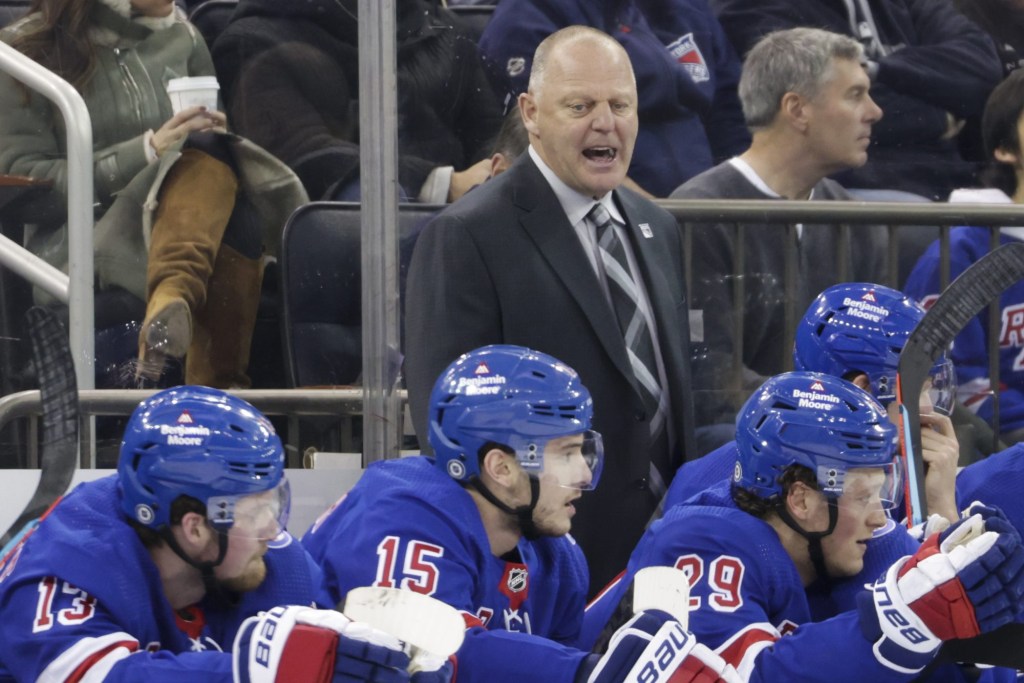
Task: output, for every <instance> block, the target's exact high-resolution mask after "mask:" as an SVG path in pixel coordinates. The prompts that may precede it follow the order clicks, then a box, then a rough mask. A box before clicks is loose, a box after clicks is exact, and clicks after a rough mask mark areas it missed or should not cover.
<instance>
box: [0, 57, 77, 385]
mask: <svg viewBox="0 0 1024 683" xmlns="http://www.w3.org/2000/svg"><path fill="white" fill-rule="evenodd" d="M0 69H2V70H3V71H4V72H5V73H8V74H10V75H11V76H13V77H14V78H16V79H18V80H19V81H21V82H22V83H24V84H25V85H26V86H28V87H29V88H32V89H33V90H35V91H37V92H39V93H40V94H41V95H43V96H44V97H46V98H47V99H48V100H50V101H51V102H53V103H54V105H55V106H56V107H57V109H58V110H59V111H60V113H61V115H62V116H63V117H64V127H65V130H66V132H67V143H66V144H67V150H68V159H67V163H68V170H67V177H68V195H67V207H68V263H69V268H68V271H69V273H68V275H65V274H64V273H62V272H60V271H59V270H57V269H56V268H53V267H52V266H50V265H49V264H47V263H45V262H43V261H42V260H41V259H39V258H38V257H36V256H35V255H33V254H32V253H31V252H29V251H28V250H26V249H24V248H23V247H21V246H20V245H18V244H15V243H14V242H13V241H11V240H9V239H4V240H0V264H2V265H4V266H6V267H8V268H10V269H11V270H12V271H14V272H16V273H17V274H18V275H21V276H22V277H25V278H26V279H28V280H30V281H31V282H32V283H33V284H35V285H38V286H39V287H41V288H43V289H44V290H45V291H46V292H47V293H49V294H51V295H53V296H54V297H55V298H57V299H59V300H60V301H62V302H63V303H66V304H67V305H68V316H69V327H70V329H69V331H68V332H69V335H70V337H71V349H72V351H73V353H74V359H75V376H76V378H77V380H78V386H79V388H81V389H92V388H94V387H95V386H96V378H95V372H94V369H93V367H94V365H95V363H96V360H95V357H96V354H95V350H94V347H95V337H94V326H95V321H94V320H93V208H92V207H93V195H94V188H93V168H92V120H91V119H90V117H89V110H88V109H87V108H86V106H85V100H83V99H82V96H81V95H80V94H79V93H78V91H77V90H75V89H74V87H72V86H71V84H70V83H68V82H67V81H65V80H64V79H63V78H61V77H60V76H58V75H57V74H55V73H53V72H52V71H50V70H48V69H46V68H45V67H43V66H41V65H40V64H38V63H36V62H34V61H33V60H31V59H29V58H28V57H26V56H25V55H23V54H21V53H20V52H18V51H17V50H15V49H14V48H12V47H11V46H10V45H7V44H6V43H0Z"/></svg>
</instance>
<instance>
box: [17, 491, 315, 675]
mask: <svg viewBox="0 0 1024 683" xmlns="http://www.w3.org/2000/svg"><path fill="white" fill-rule="evenodd" d="M264 560H265V562H266V565H267V577H266V579H265V580H264V582H263V584H262V585H261V586H260V587H259V588H257V589H256V590H255V591H252V592H250V593H246V594H244V595H242V596H241V597H240V598H239V600H238V601H237V602H234V601H232V602H230V603H229V602H228V601H226V600H223V599H222V600H216V601H215V600H213V599H210V598H208V599H206V600H204V601H203V602H202V603H200V604H198V605H195V606H193V607H192V608H191V609H190V617H191V618H190V619H188V620H186V619H183V618H181V616H179V615H177V614H176V613H175V611H174V610H173V609H172V608H171V605H170V603H168V601H167V599H166V597H164V594H163V587H162V584H161V581H160V575H159V573H158V572H157V568H156V565H155V564H154V563H153V561H152V559H151V558H150V556H149V553H148V551H147V550H146V549H145V547H143V545H142V542H141V541H140V540H139V537H138V536H137V535H136V533H135V531H134V530H133V529H132V528H131V527H130V526H129V525H128V523H127V521H126V520H125V518H124V516H123V515H122V514H121V511H120V507H119V494H118V492H117V477H116V475H114V476H111V477H107V478H104V479H100V480H97V481H95V482H90V483H85V484H81V485H79V486H78V487H77V488H76V489H75V490H74V491H72V492H71V493H70V494H68V495H67V496H65V497H64V499H63V500H61V502H60V503H59V504H58V505H57V506H56V507H54V508H53V510H52V511H51V512H50V513H49V514H48V515H47V516H46V517H45V518H44V519H43V520H42V522H41V523H40V525H39V527H38V528H37V529H36V530H35V531H34V532H32V533H31V534H30V535H28V536H27V537H26V538H25V540H24V541H23V542H22V543H21V544H19V545H18V546H16V547H15V548H14V549H13V550H12V551H11V552H10V553H9V554H8V555H7V556H6V557H5V558H4V559H3V560H0V613H2V614H3V615H4V618H3V619H0V681H35V680H45V681H55V682H59V681H77V680H82V678H83V677H85V676H88V679H87V680H104V681H108V682H110V683H117V682H118V681H143V680H144V681H147V682H152V683H165V682H166V683H180V681H182V680H188V681H189V682H190V683H192V682H199V683H207V682H208V683H230V682H231V681H232V672H231V656H230V655H229V654H225V653H230V651H231V645H232V643H233V641H234V637H235V633H236V631H237V629H238V626H239V625H240V624H241V622H242V621H243V620H244V619H245V618H247V617H249V616H252V615H254V614H256V613H257V612H259V611H262V610H267V609H270V608H271V607H274V606H277V605H285V604H305V605H310V604H313V603H315V602H316V603H318V604H319V605H320V606H328V605H327V604H326V602H325V601H329V598H328V597H327V595H326V593H325V592H324V590H323V584H322V575H321V573H320V572H319V569H318V568H317V567H316V565H314V564H313V563H312V562H311V560H310V558H309V556H308V555H306V553H305V552H304V551H303V550H302V546H301V545H300V544H299V543H298V542H295V541H293V539H292V538H291V537H290V536H287V534H285V535H284V537H282V538H281V539H278V540H276V541H275V542H274V543H273V544H272V547H271V549H270V550H268V552H267V554H266V556H265V557H264Z"/></svg>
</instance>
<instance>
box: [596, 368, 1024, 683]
mask: <svg viewBox="0 0 1024 683" xmlns="http://www.w3.org/2000/svg"><path fill="white" fill-rule="evenodd" d="M897 443H898V437H897V430H896V428H895V426H893V425H892V423H891V422H890V421H889V419H888V418H887V417H886V415H885V412H884V411H883V410H882V408H881V406H880V405H879V404H878V403H876V402H875V401H874V399H872V398H871V397H870V396H869V395H868V394H867V393H866V392H864V391H863V390H861V389H859V388H857V387H855V386H854V385H852V384H850V383H849V382H846V381H844V380H842V379H839V378H837V377H833V376H830V375H824V374H820V373H811V372H793V373H786V374H783V375H778V376H776V377H773V378H771V379H769V380H768V381H767V382H766V383H765V384H764V385H763V386H762V387H761V388H760V389H759V390H758V391H757V392H755V393H754V395H753V396H752V397H751V398H750V399H749V400H748V402H747V403H746V404H745V406H744V407H743V409H742V411H741V412H740V415H739V417H738V418H737V422H736V447H737V457H736V464H735V473H734V475H733V477H732V482H731V484H730V483H727V482H722V483H721V484H719V485H716V486H713V487H710V488H708V489H706V490H704V491H703V492H701V493H700V494H699V495H698V496H696V497H693V498H690V499H689V500H687V501H685V502H684V503H682V504H680V505H676V506H675V507H673V508H671V509H670V510H669V511H668V512H667V513H666V514H665V517H664V518H663V519H662V520H660V521H659V522H657V523H655V524H654V525H652V526H651V528H650V529H649V530H648V532H647V533H646V534H645V536H644V538H643V539H642V540H641V542H640V543H639V545H638V546H637V548H636V551H635V552H634V553H633V556H632V558H630V564H629V567H628V569H627V570H626V574H625V576H624V577H623V580H624V581H628V580H629V578H630V577H631V576H632V575H633V574H634V573H635V572H636V571H638V570H639V569H641V568H643V567H648V566H670V567H677V568H679V569H682V570H683V571H687V572H688V573H689V575H690V576H691V577H692V579H691V589H690V603H691V604H692V605H694V606H695V609H694V610H693V611H692V612H691V613H690V627H691V628H692V629H693V632H694V634H695V635H697V637H698V638H700V639H701V640H702V642H707V643H708V644H709V645H712V646H713V647H715V648H717V651H718V652H720V653H721V654H722V657H723V659H725V660H726V661H727V662H729V663H730V664H731V665H733V666H734V667H735V668H736V669H737V671H739V672H741V673H742V675H744V677H745V680H749V681H793V680H829V681H834V682H835V683H843V682H844V681H849V682H850V683H854V682H856V683H860V682H861V681H879V682H888V681H892V682H895V681H910V680H915V679H916V678H917V676H918V675H919V673H920V672H921V670H922V669H924V667H925V666H927V665H929V664H930V663H931V661H932V660H933V658H935V655H936V654H937V653H938V651H939V648H940V646H942V644H943V643H944V642H946V641H948V640H953V639H962V638H970V637H973V636H976V635H978V634H979V633H987V632H990V631H992V630H994V629H996V628H998V627H1000V626H1002V625H1003V624H1007V623H1010V622H1012V621H1014V620H1015V618H1016V616H1017V612H1018V604H1019V603H1018V600H1019V599H1020V595H1021V593H1022V591H1024V548H1022V547H1021V541H1020V536H1019V535H1018V534H1017V532H1016V531H1015V530H1014V529H1013V528H1012V527H1011V526H1010V525H1009V523H1008V522H1007V521H1006V519H1005V517H1002V516H1001V514H999V513H998V511H995V510H993V509H988V510H985V511H980V512H977V513H974V514H971V515H970V516H969V517H968V518H967V519H965V520H963V521H961V522H960V523H958V524H956V525H954V526H953V527H951V528H949V529H948V530H946V531H944V532H942V533H941V534H936V535H933V536H932V537H931V538H930V539H929V540H928V541H927V542H925V543H924V544H923V545H922V546H921V547H920V549H919V550H918V551H916V552H914V553H913V554H910V555H906V556H904V557H902V558H900V559H898V560H897V561H896V562H895V563H894V564H892V565H891V566H888V567H885V568H884V569H885V571H884V573H883V574H882V575H881V577H879V578H877V580H875V581H874V582H873V583H872V584H869V585H868V586H866V587H861V590H860V592H859V593H860V594H859V599H858V607H857V608H852V609H848V610H847V611H840V612H838V613H833V616H830V617H829V618H827V619H823V620H821V621H814V620H813V615H812V612H811V606H810V596H811V594H813V593H815V592H819V591H821V590H823V589H825V590H827V588H828V586H829V584H828V582H829V581H832V580H835V579H841V578H844V577H851V576H854V575H856V574H858V573H859V572H861V570H862V569H863V568H864V564H865V552H866V550H865V549H866V543H867V542H868V541H869V540H870V539H872V538H873V536H874V535H875V534H876V533H878V532H880V531H881V530H882V529H883V528H884V527H885V526H886V525H887V520H886V515H885V509H886V508H888V507H892V506H893V505H894V503H895V497H896V496H897V495H899V492H900V486H899V482H900V476H899V472H900V469H901V468H900V466H899V454H898V452H897ZM982 539H984V540H982ZM931 565H936V566H935V567H934V568H933V567H932V566H931ZM939 567H941V569H939ZM939 577H941V578H939ZM865 588H866V590H865ZM620 595H621V593H620ZM606 599H608V600H615V599H617V596H616V591H614V590H610V591H608V592H607V593H605V594H603V595H602V597H601V600H600V601H598V602H597V603H596V604H592V605H591V606H590V607H589V608H588V614H587V619H588V620H589V619H590V618H592V616H597V615H599V614H600V613H601V612H602V611H604V606H603V604H602V603H603V602H604V601H605V600H606ZM612 604H614V603H612ZM997 605H998V606H997ZM783 634H787V635H783ZM837 664H839V665H837ZM825 672H827V673H825Z"/></svg>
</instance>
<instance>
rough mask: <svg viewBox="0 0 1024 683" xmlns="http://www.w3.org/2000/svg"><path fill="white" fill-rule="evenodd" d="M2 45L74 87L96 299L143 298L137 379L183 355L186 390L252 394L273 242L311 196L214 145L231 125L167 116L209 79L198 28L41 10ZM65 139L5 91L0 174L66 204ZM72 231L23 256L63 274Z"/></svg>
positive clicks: (193, 110)
mask: <svg viewBox="0 0 1024 683" xmlns="http://www.w3.org/2000/svg"><path fill="white" fill-rule="evenodd" d="M0 39H2V40H4V41H5V42H7V43H9V44H11V45H12V46H13V47H15V48H16V49H18V50H20V51H21V52H23V53H24V54H26V55H28V56H29V57H31V58H33V59H35V60H37V61H39V62H40V63H41V64H43V65H44V66H46V67H47V68H50V69H51V70H53V71H55V72H57V73H58V74H59V75H61V76H62V77H63V78H64V79H65V80H67V81H68V82H70V83H71V84H72V85H73V86H74V87H75V88H76V89H77V90H78V91H79V92H80V93H81V94H82V96H83V98H84V100H85V103H86V106H87V107H88V109H89V114H90V117H91V121H92V135H93V170H94V178H95V183H96V186H95V198H96V204H97V208H98V210H99V211H101V212H102V216H101V217H100V218H99V220H97V222H96V226H95V232H94V237H93V239H94V243H95V267H96V279H97V286H98V287H99V288H100V289H113V288H118V287H120V288H122V289H124V290H127V291H128V292H129V293H131V294H133V295H135V296H137V297H138V298H139V299H143V300H145V301H146V304H147V305H146V316H145V320H144V322H143V325H142V331H141V332H140V335H139V362H138V370H137V375H138V376H139V377H142V378H145V379H148V380H156V379H159V377H160V375H161V372H162V370H163V368H164V362H165V360H166V359H167V358H168V357H171V358H180V357H181V356H184V355H185V354H186V352H187V355H188V357H187V360H186V366H185V379H186V381H187V382H191V383H199V384H205V385H212V386H221V387H247V386H249V377H248V375H247V368H248V364H249V348H250V345H251V341H252V335H253V329H254V326H255V323H256V313H257V308H258V306H259V294H260V284H261V282H262V278H263V261H262V252H263V244H264V242H265V241H268V242H270V241H272V240H273V239H274V238H275V237H276V236H277V233H278V232H279V231H280V229H281V226H283V225H284V221H285V219H286V218H287V216H288V214H289V213H290V212H291V210H292V209H293V208H295V207H296V206H297V205H298V204H300V203H301V202H303V201H305V200H306V195H305V193H304V192H303V191H302V188H301V187H300V186H299V185H298V182H297V181H296V179H295V176H294V174H292V173H291V171H289V170H288V169H287V167H285V166H284V165H283V164H281V162H279V161H278V160H277V159H275V158H273V157H271V156H270V155H269V154H267V153H266V152H264V151H263V150H262V149H259V148H258V147H256V146H255V145H253V144H252V143H250V142H248V141H247V140H245V139H243V138H239V137H237V136H228V135H222V134H219V133H223V132H224V127H225V126H226V119H225V116H224V114H223V113H221V112H219V111H212V110H206V109H205V108H201V107H188V108H185V109H183V110H182V111H180V112H178V113H176V114H172V110H171V102H170V99H169V98H168V95H167V92H166V85H167V81H168V80H169V79H171V78H174V77H178V76H211V75H213V64H212V63H211V61H210V55H209V52H208V51H207V49H206V45H205V44H204V43H203V41H202V38H201V37H200V36H199V33H198V31H196V29H195V28H194V27H193V26H191V25H190V24H188V23H187V22H186V21H185V20H184V19H183V18H182V17H181V15H179V14H178V13H176V12H175V8H174V4H173V3H172V2H169V1H167V2H162V1H161V2H156V1H145V2H144V1H143V0H131V2H129V1H128V0H33V2H32V5H31V9H30V14H29V16H27V17H26V18H24V19H22V20H20V21H18V22H17V23H15V24H13V25H12V26H9V27H7V28H6V29H4V31H3V32H2V33H0ZM63 129H64V124H63V123H62V122H61V121H60V120H59V119H58V116H57V112H56V109H55V108H54V107H53V106H52V105H51V104H50V102H49V101H48V100H46V99H45V98H44V97H42V96H41V95H39V94H37V93H34V92H29V91H28V89H27V88H26V87H24V86H22V85H21V84H19V83H17V82H16V81H14V80H13V79H12V78H10V77H7V76H4V77H2V78H0V141H2V144H0V170H2V171H3V172H5V173H14V174H21V175H31V176H35V177H40V178H49V179H52V180H53V181H54V183H55V186H56V188H57V189H58V190H59V192H60V194H61V196H62V197H63V196H64V194H65V193H66V190H67V182H68V166H67V160H66V157H65V155H66V150H65V141H64V133H63ZM65 215H66V214H65ZM62 221H63V216H62V217H61V219H60V220H55V221H47V220H43V221H40V223H39V224H38V225H36V226H34V227H33V228H30V229H29V230H27V231H26V246H27V247H28V248H29V249H30V250H32V251H33V252H34V253H36V254H37V255H39V256H41V257H43V258H44V259H46V260H47V261H49V262H50V263H51V264H53V265H55V266H57V267H59V268H62V269H63V270H65V271H66V270H67V269H68V242H67V228H66V226H63V225H61V223H62ZM37 298H40V299H47V297H46V296H45V295H42V294H37Z"/></svg>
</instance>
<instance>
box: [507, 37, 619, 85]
mask: <svg viewBox="0 0 1024 683" xmlns="http://www.w3.org/2000/svg"><path fill="white" fill-rule="evenodd" d="M582 43H591V44H592V45H593V46H594V47H596V48H599V49H602V51H606V52H607V55H608V59H609V60H610V61H613V62H616V63H617V62H619V61H624V62H625V63H626V65H627V66H628V69H629V75H630V78H631V79H632V81H633V85H634V87H635V86H636V78H635V76H634V75H633V65H632V64H631V63H630V61H629V55H627V54H626V51H625V50H624V49H623V47H622V46H621V45H619V43H618V42H616V40H615V39H614V38H612V37H611V36H609V35H608V34H607V33H604V32H602V31H599V30H597V29H596V28H591V27H590V26H566V27H565V28H563V29H561V30H558V31H555V32H554V33H552V34H551V35H549V36H548V37H547V38H545V39H544V40H542V41H541V42H540V45H538V46H537V49H536V50H535V51H534V53H533V65H532V67H531V69H530V82H529V84H528V85H527V88H528V89H529V90H530V91H533V92H536V91H537V90H539V89H540V88H541V87H543V84H544V79H545V76H546V74H547V72H548V71H549V68H548V67H549V66H550V64H551V62H552V61H554V60H557V59H558V58H559V56H560V55H562V54H564V53H565V52H567V51H570V50H571V48H572V47H573V46H576V45H579V44H582Z"/></svg>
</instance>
